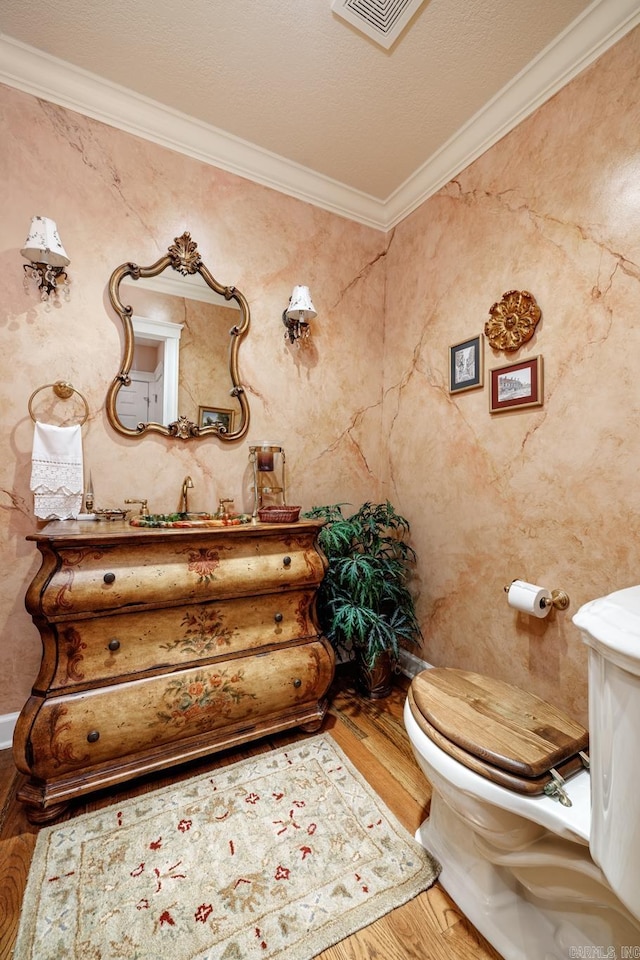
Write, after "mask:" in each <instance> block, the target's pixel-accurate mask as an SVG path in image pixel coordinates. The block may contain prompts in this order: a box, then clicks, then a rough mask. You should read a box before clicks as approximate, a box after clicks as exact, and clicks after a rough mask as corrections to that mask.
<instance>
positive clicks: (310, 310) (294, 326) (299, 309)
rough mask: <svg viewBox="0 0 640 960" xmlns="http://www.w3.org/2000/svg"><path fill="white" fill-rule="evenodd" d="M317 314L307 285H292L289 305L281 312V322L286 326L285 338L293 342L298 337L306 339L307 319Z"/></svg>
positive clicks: (307, 333) (298, 338)
mask: <svg viewBox="0 0 640 960" xmlns="http://www.w3.org/2000/svg"><path fill="white" fill-rule="evenodd" d="M317 316H318V314H317V313H316V309H315V307H314V305H313V304H312V302H311V293H310V292H309V287H294V288H293V293H292V294H291V296H290V297H289V306H288V307H287V309H286V310H285V311H284V313H283V314H282V322H283V323H284V325H285V327H286V328H287V331H286V333H285V335H284V338H285V340H290V341H291V343H295V341H296V340H300V338H302V339H306V338H307V337H308V336H309V320H313V318H314V317H317ZM298 346H300V344H299V343H298Z"/></svg>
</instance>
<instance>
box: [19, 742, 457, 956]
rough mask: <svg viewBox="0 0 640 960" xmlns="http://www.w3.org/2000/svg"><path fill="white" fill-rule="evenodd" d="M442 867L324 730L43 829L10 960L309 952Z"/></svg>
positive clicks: (411, 891) (369, 918) (420, 886)
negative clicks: (372, 788) (270, 750)
mask: <svg viewBox="0 0 640 960" xmlns="http://www.w3.org/2000/svg"><path fill="white" fill-rule="evenodd" d="M439 869H440V868H439V865H438V864H437V862H436V861H435V860H434V859H433V857H431V856H430V855H429V854H428V853H427V852H426V851H425V850H424V849H423V848H422V847H421V846H419V845H418V844H417V843H416V841H415V840H414V839H413V837H411V836H410V834H409V833H408V832H407V831H405V829H404V828H403V827H402V826H401V825H400V824H399V823H398V821H397V820H396V819H395V817H394V816H393V814H392V813H391V812H390V811H389V810H388V809H387V808H386V807H385V806H384V804H383V803H382V801H381V800H380V799H379V798H378V797H377V796H376V794H375V793H374V792H373V791H372V790H371V788H370V787H369V786H368V785H367V783H366V782H365V781H364V779H363V778H362V777H361V776H360V774H359V773H358V772H357V770H356V769H355V768H354V767H353V766H352V764H351V763H350V761H349V760H348V759H347V757H346V756H345V754H344V753H343V752H342V751H341V749H340V748H339V747H338V745H337V744H336V743H335V741H334V740H333V739H332V738H331V737H330V736H328V735H326V734H323V735H320V736H315V737H312V738H310V739H308V740H304V741H302V742H299V743H296V744H293V745H292V746H289V747H287V748H285V749H280V750H276V751H273V752H271V753H267V754H262V755H260V756H258V757H252V758H250V759H247V760H242V761H240V762H238V763H235V764H233V765H231V766H227V767H224V768H222V769H220V770H216V771H213V772H212V773H210V774H207V775H205V776H199V777H197V778H194V779H192V780H188V781H185V782H183V783H180V784H175V785H171V786H169V787H164V788H162V789H160V790H157V791H155V792H154V793H150V794H146V795H144V796H141V797H137V798H135V799H132V800H127V801H124V802H123V803H121V804H116V805H113V806H110V807H107V808H105V809H104V810H100V811H96V812H93V813H88V814H84V815H82V816H78V817H76V818H75V819H73V820H70V821H68V822H66V823H63V824H60V825H57V826H56V825H54V826H50V827H46V828H44V829H42V830H41V831H40V833H39V835H38V840H37V843H36V850H35V854H34V857H33V861H32V865H31V870H30V873H29V880H28V884H27V890H26V893H25V899H24V904H23V909H22V916H21V921H20V931H19V934H18V940H17V944H16V950H15V954H14V960H59V958H60V957H65V958H69V960H75V958H77V960H143V958H145V960H146V958H149V960H151V958H153V960H164V958H167V960H169V958H170V960H251V958H253V957H256V958H258V957H260V958H263V960H271V958H278V960H310V958H312V957H315V956H316V954H318V953H320V952H321V951H322V950H324V949H326V948H327V947H329V946H331V945H332V944H334V943H337V942H338V941H339V940H342V939H343V938H344V937H346V936H349V934H351V933H354V932H355V931H356V930H359V929H360V928H362V927H363V926H366V925H367V924H369V923H372V922H373V921H374V920H376V919H378V918H379V917H381V916H383V915H384V914H385V913H388V912H389V911H390V910H392V909H393V908H394V907H397V906H399V905H400V904H402V903H406V901H408V900H410V899H411V898H413V897H414V896H416V895H417V894H418V893H420V892H421V891H423V890H426V889H427V888H428V887H430V886H431V884H432V883H433V882H434V881H435V880H436V878H437V876H438V873H439Z"/></svg>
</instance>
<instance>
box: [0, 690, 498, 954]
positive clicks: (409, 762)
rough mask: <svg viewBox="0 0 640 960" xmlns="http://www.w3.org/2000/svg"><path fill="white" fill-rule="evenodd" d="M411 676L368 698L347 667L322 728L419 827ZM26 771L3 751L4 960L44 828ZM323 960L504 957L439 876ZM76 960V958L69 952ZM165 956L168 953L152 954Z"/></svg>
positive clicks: (185, 772)
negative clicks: (23, 792)
mask: <svg viewBox="0 0 640 960" xmlns="http://www.w3.org/2000/svg"><path fill="white" fill-rule="evenodd" d="M407 686H408V681H407V680H406V679H405V678H403V677H399V678H396V685H395V687H394V690H393V692H392V693H391V695H390V696H389V697H388V698H386V699H385V700H367V699H365V698H363V697H360V696H359V695H358V694H357V693H356V692H355V690H354V687H353V684H352V682H351V678H350V675H349V672H348V671H343V672H341V673H340V674H339V676H338V677H337V679H336V681H335V682H334V685H333V688H332V696H331V706H330V709H329V712H328V714H327V716H326V718H325V722H324V725H323V727H322V730H323V732H329V733H330V734H331V736H332V737H334V739H335V740H336V741H337V743H339V745H340V746H341V747H342V749H343V750H344V752H345V753H346V754H347V756H348V757H349V758H350V760H351V761H352V763H353V764H354V765H355V766H356V767H357V769H358V770H359V771H360V773H361V774H362V775H363V776H364V777H365V778H366V779H367V780H368V782H369V783H370V784H371V786H372V787H373V788H374V790H375V791H376V792H377V793H378V795H379V796H380V797H382V799H383V800H384V802H385V803H386V804H387V806H388V807H389V809H390V810H392V811H393V812H394V813H395V815H396V817H397V818H398V819H399V820H400V822H401V823H402V824H403V825H404V826H405V827H406V829H407V830H409V831H410V832H411V833H412V834H413V833H414V832H415V831H416V830H417V828H418V826H419V825H420V823H421V822H422V821H423V819H424V818H425V816H426V815H427V814H428V809H429V801H430V790H429V785H428V783H427V782H426V781H425V779H424V777H423V775H422V773H421V772H420V770H419V769H418V766H417V764H416V762H415V760H414V759H413V754H412V752H411V747H410V745H409V740H408V738H407V735H406V733H405V729H404V724H403V722H402V708H403V704H404V699H405V693H406V689H407ZM305 736H307V734H304V733H303V732H302V731H300V730H293V731H287V732H286V733H284V734H280V735H278V736H275V737H270V738H268V739H266V740H262V741H259V742H258V743H255V744H250V745H247V746H246V747H245V748H244V749H242V750H237V751H233V752H231V751H230V752H227V753H224V754H218V755H214V756H213V757H209V758H208V759H207V760H204V761H201V762H199V763H196V764H189V765H188V766H185V767H183V768H181V769H180V770H179V771H176V770H173V771H171V774H164V775H163V774H157V775H155V776H153V777H145V778H142V779H141V780H138V781H136V782H135V783H132V784H126V785H124V786H123V787H122V788H120V789H119V790H118V796H119V797H130V796H136V795H138V794H140V793H144V792H148V791H150V790H155V789H157V788H158V787H161V786H164V785H165V784H166V783H169V782H172V781H173V782H175V781H176V780H178V779H186V778H187V777H192V776H196V775H197V774H199V773H201V772H204V771H206V770H210V769H214V768H216V767H219V766H223V765H226V764H228V763H233V762H234V761H236V760H239V759H242V758H243V757H248V756H252V755H255V754H257V753H263V752H266V751H268V750H270V749H273V748H274V747H280V746H284V745H286V744H288V743H292V742H294V741H296V740H301V739H304V737H305ZM18 777H19V774H18V773H17V771H16V770H15V767H14V766H13V761H12V758H11V752H10V751H9V750H4V751H0V865H1V866H0V960H9V958H10V957H11V955H12V952H13V945H14V942H15V938H16V935H17V931H18V922H19V918H20V907H21V903H22V897H23V894H24V888H25V885H26V881H27V875H28V871H29V864H30V862H31V857H32V854H33V849H34V846H35V842H36V837H37V833H38V828H37V827H35V826H33V825H32V824H30V823H29V822H28V820H27V818H26V815H25V813H24V810H23V807H22V804H21V803H19V802H18V801H17V800H16V790H17V787H18V783H19V780H18ZM113 799H114V794H113V791H111V792H106V791H105V792H104V793H103V794H100V793H96V794H92V795H91V796H89V797H87V798H86V799H85V800H81V801H78V802H77V803H76V804H74V806H73V808H72V809H71V810H70V811H69V813H68V814H66V815H65V816H64V817H62V818H61V820H62V819H69V818H70V817H71V816H76V815H78V814H79V813H84V812H86V811H88V810H96V809H99V808H100V807H103V806H106V805H108V804H109V803H112V802H113ZM318 957H319V960H411V958H415V960H418V958H419V960H469V958H477V960H501V958H500V955H499V954H498V953H496V951H495V950H494V949H493V948H492V947H491V946H490V945H489V944H488V943H487V942H486V941H485V940H484V939H483V938H482V937H481V936H480V934H479V933H478V932H477V931H476V930H475V929H474V928H473V926H472V925H471V924H470V923H469V922H468V921H467V920H466V919H465V917H463V916H462V915H461V914H460V912H459V910H458V909H457V907H456V906H455V904H454V903H453V902H452V901H451V900H450V898H449V897H448V896H447V894H446V893H445V891H444V890H443V889H442V887H441V886H440V884H439V883H436V884H435V885H434V886H433V887H432V888H431V889H430V890H428V891H426V892H425V893H422V894H420V895H419V896H418V897H416V898H415V899H414V900H411V901H410V902H409V903H407V904H405V905H404V906H402V907H399V908H398V909H396V910H393V911H392V912H391V913H389V914H387V915H386V916H385V917H383V918H382V919H380V920H378V921H377V922H376V923H373V924H371V926H369V927H366V928H365V929H364V930H361V931H359V932H358V933H355V934H353V935H352V936H351V937H348V938H347V939H346V940H343V941H341V942H340V943H338V944H336V945H335V946H333V947H331V948H329V949H328V950H325V951H324V952H323V953H321V954H319V955H318ZM71 960H73V958H71ZM153 960H164V958H153Z"/></svg>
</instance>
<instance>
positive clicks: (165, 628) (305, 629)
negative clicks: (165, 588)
mask: <svg viewBox="0 0 640 960" xmlns="http://www.w3.org/2000/svg"><path fill="white" fill-rule="evenodd" d="M313 598H314V591H312V590H311V591H310V590H307V591H304V590H291V591H287V592H285V593H279V594H273V595H269V596H266V597H265V596H259V597H243V598H241V599H238V600H221V601H210V602H208V603H202V604H189V605H186V606H185V605H182V606H177V607H168V608H166V609H160V610H146V611H142V612H137V613H118V614H113V615H110V616H99V617H95V618H93V619H91V620H81V619H75V620H68V621H64V620H63V621H58V622H57V623H56V624H55V626H54V627H52V628H51V643H52V644H53V645H54V648H55V649H57V656H55V655H53V656H52V660H51V662H52V663H54V664H55V673H54V676H53V677H52V678H51V681H50V682H48V678H47V677H46V675H42V676H41V677H39V678H38V681H36V684H35V687H34V692H43V693H44V692H45V691H54V690H61V689H63V688H66V687H71V686H75V685H78V684H85V685H86V684H88V683H93V682H95V681H101V680H102V681H105V680H115V679H118V678H124V679H127V677H128V676H129V675H131V674H136V673H142V672H144V671H148V670H156V671H157V670H160V669H167V668H169V669H174V668H175V667H180V666H181V665H185V664H189V663H194V662H196V661H198V660H204V661H210V660H212V659H213V658H216V657H217V658H220V657H225V656H228V655H229V654H230V653H239V652H243V651H246V650H253V649H256V648H259V647H264V646H267V645H271V644H286V643H288V642H291V641H292V640H299V639H302V638H305V637H314V636H317V634H318V628H317V626H316V625H315V624H314V622H313V621H312V619H311V609H312V604H313ZM47 639H48V638H47V637H46V636H45V645H46V643H47ZM53 653H54V651H52V654H53ZM44 662H45V664H47V663H48V662H49V660H48V658H46V657H45V661H44ZM39 683H40V684H41V687H39Z"/></svg>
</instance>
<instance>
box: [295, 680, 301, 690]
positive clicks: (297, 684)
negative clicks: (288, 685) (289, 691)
mask: <svg viewBox="0 0 640 960" xmlns="http://www.w3.org/2000/svg"><path fill="white" fill-rule="evenodd" d="M293 685H294V687H296V689H297V688H298V687H301V686H302V680H300V679H299V678H298V679H296V680H294V681H293Z"/></svg>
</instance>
